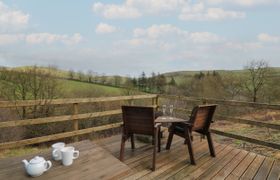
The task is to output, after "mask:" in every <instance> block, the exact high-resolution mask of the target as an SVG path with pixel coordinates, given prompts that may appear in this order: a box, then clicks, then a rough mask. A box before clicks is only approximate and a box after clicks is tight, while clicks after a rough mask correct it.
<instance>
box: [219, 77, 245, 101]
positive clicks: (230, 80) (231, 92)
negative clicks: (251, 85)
mask: <svg viewBox="0 0 280 180" xmlns="http://www.w3.org/2000/svg"><path fill="white" fill-rule="evenodd" d="M222 86H223V89H224V91H225V93H226V95H227V96H229V98H230V99H235V98H236V97H238V96H239V95H240V93H241V91H242V80H241V79H240V78H239V77H238V76H237V75H236V74H233V73H232V72H230V73H228V74H226V75H224V76H222Z"/></svg>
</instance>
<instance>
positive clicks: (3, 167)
mask: <svg viewBox="0 0 280 180" xmlns="http://www.w3.org/2000/svg"><path fill="white" fill-rule="evenodd" d="M71 146H74V147H75V149H77V150H79V151H80V156H79V158H78V159H76V160H74V162H73V164H72V165H71V166H63V165H62V164H61V161H54V160H52V159H51V150H48V151H45V152H42V153H37V154H35V155H34V154H32V155H25V156H21V157H15V158H5V159H1V160H0V179H13V180H17V179H36V180H37V179H38V180H39V179H43V180H45V179H48V180H51V179H67V180H72V179H79V180H84V179H117V178H118V177H121V176H124V175H126V174H128V173H129V172H130V168H129V167H128V166H127V165H125V164H124V163H122V162H121V161H119V160H118V159H117V158H115V157H114V156H113V155H111V154H110V153H109V152H108V151H107V150H105V149H103V148H101V147H100V146H99V145H97V144H95V143H93V142H91V141H89V140H86V141H81V142H77V143H74V144H71ZM36 155H39V156H43V157H44V158H45V159H46V160H51V162H52V165H53V166H52V167H51V168H50V169H49V170H48V171H47V172H45V173H44V174H42V175H41V176H39V177H36V178H32V177H30V176H28V175H27V174H26V172H25V168H24V164H23V163H22V160H23V159H27V160H28V161H29V160H30V159H31V158H33V157H34V156H36Z"/></svg>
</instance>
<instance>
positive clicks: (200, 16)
mask: <svg viewBox="0 0 280 180" xmlns="http://www.w3.org/2000/svg"><path fill="white" fill-rule="evenodd" d="M245 16H246V14H245V13H244V12H239V11H228V10H224V9H222V8H205V5H204V3H202V2H200V3H197V4H194V5H188V6H185V7H184V8H182V11H181V14H180V15H179V19H181V20H186V21H188V20H199V21H203V20H224V19H236V18H244V17H245Z"/></svg>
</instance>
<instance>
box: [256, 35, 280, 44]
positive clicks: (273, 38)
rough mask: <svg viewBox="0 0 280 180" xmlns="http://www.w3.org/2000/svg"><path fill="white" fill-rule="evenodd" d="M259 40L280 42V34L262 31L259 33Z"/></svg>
mask: <svg viewBox="0 0 280 180" xmlns="http://www.w3.org/2000/svg"><path fill="white" fill-rule="evenodd" d="M258 40H259V41H261V42H271V43H278V42H280V36H272V35H269V34H266V33H261V34H259V35H258Z"/></svg>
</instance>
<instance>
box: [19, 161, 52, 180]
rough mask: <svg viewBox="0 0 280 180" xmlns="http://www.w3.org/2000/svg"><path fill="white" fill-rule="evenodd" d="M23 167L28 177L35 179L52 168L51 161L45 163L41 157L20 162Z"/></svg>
mask: <svg viewBox="0 0 280 180" xmlns="http://www.w3.org/2000/svg"><path fill="white" fill-rule="evenodd" d="M22 162H23V163H24V165H25V170H26V172H27V174H29V175H30V176H33V177H36V176H40V175H41V174H43V173H44V172H45V171H47V170H49V169H50V168H51V167H52V163H51V161H46V160H45V159H44V158H43V157H40V156H35V157H34V158H33V159H31V160H30V161H29V162H28V161H27V160H25V159H24V160H22Z"/></svg>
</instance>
